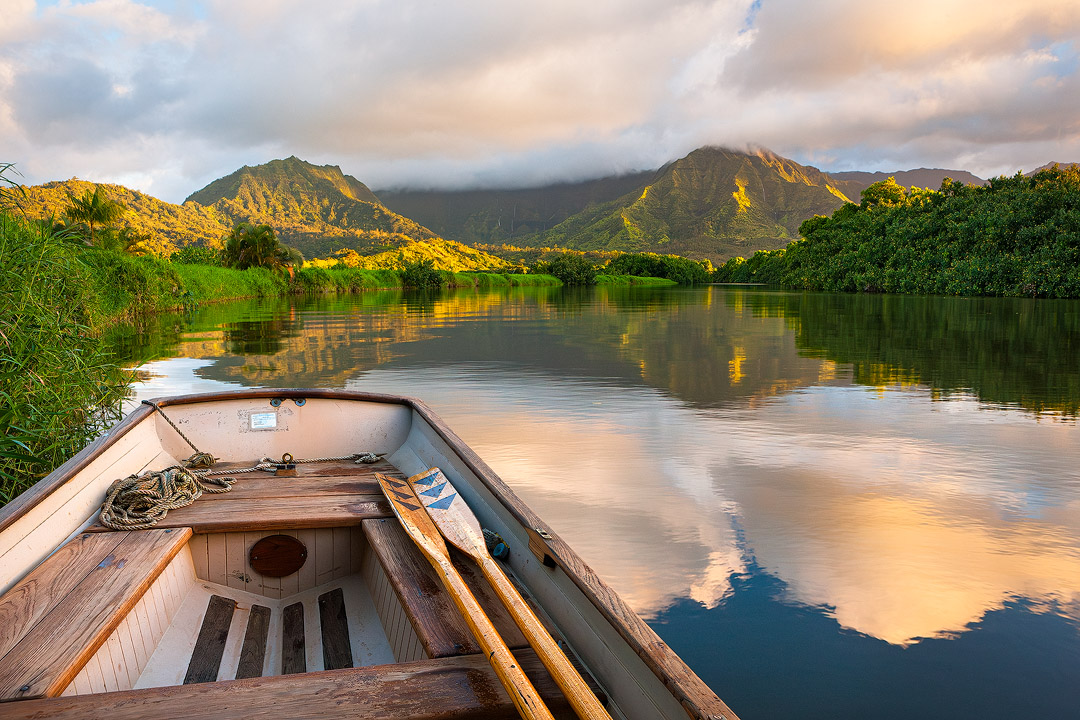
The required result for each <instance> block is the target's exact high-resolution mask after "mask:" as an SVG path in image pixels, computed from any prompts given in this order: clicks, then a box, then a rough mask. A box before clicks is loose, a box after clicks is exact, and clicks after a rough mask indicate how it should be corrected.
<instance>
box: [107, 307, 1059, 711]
mask: <svg viewBox="0 0 1080 720" xmlns="http://www.w3.org/2000/svg"><path fill="white" fill-rule="evenodd" d="M115 342H116V345H117V347H118V348H119V352H120V353H121V355H122V356H123V357H124V358H125V360H127V361H128V362H130V363H132V364H133V365H135V364H139V365H140V366H141V369H140V374H141V377H142V382H141V383H140V384H139V385H138V386H137V387H136V394H137V396H136V398H135V399H134V401H137V400H141V399H143V398H148V397H156V396H162V395H171V394H179V393H188V392H200V391H209V390H216V389H222V388H230V387H257V386H264V387H326V388H349V389H358V390H370V391H379V392H393V393H403V394H409V395H414V396H417V397H420V398H422V399H423V400H425V401H426V402H427V403H428V404H429V405H431V406H432V407H433V408H434V410H435V411H436V412H437V413H439V414H440V415H441V416H442V417H443V418H444V419H445V420H446V421H447V422H448V423H449V424H450V426H451V427H453V428H454V429H455V430H456V431H457V432H458V433H459V434H460V435H461V436H462V438H463V439H464V440H465V441H466V442H467V443H468V444H469V445H471V446H472V447H473V448H474V449H475V450H476V451H477V452H478V453H479V454H480V455H481V457H483V458H484V459H485V460H486V461H487V462H488V463H489V464H490V465H491V466H492V467H493V468H494V469H495V470H496V472H498V473H499V475H500V476H501V477H502V478H503V479H504V480H506V481H507V482H508V483H509V484H510V485H511V486H512V487H513V488H514V489H515V491H516V492H517V493H518V494H519V495H521V496H522V498H523V499H524V500H525V501H526V502H527V503H528V504H529V505H530V506H532V507H533V508H534V509H535V510H536V511H537V512H538V513H539V514H540V515H541V516H542V517H544V518H545V520H547V521H548V523H549V524H551V525H552V526H553V527H554V528H555V530H556V531H557V532H559V533H560V534H561V535H562V536H563V537H564V538H565V539H566V540H567V541H568V542H569V543H570V544H571V545H573V546H574V548H575V549H576V550H577V551H578V553H579V554H580V555H581V556H582V557H583V558H584V559H585V560H586V561H587V562H588V563H589V564H591V565H592V566H593V567H594V568H595V569H596V570H597V571H598V572H599V573H600V575H601V576H603V577H604V578H605V579H606V580H607V581H608V582H609V583H610V584H611V585H612V586H614V587H615V589H616V590H617V591H618V592H619V593H620V594H621V595H622V596H623V597H624V598H625V599H626V600H627V601H628V602H629V603H630V604H631V605H632V606H633V607H634V608H635V609H636V610H637V611H638V612H639V613H640V614H641V615H642V616H644V617H645V618H646V619H647V620H648V621H649V622H650V624H651V625H652V626H653V628H655V630H656V631H657V632H658V633H659V634H660V636H661V637H663V638H664V639H665V640H666V641H667V642H668V643H669V644H670V645H671V646H672V647H673V648H674V649H675V650H676V651H677V652H678V653H679V654H680V655H682V657H683V658H684V659H685V660H686V661H687V662H688V663H689V664H690V665H691V667H693V668H694V669H695V671H696V672H697V673H698V674H699V675H700V676H701V677H702V678H703V679H704V680H705V681H706V682H707V683H708V684H709V685H710V686H711V687H713V688H714V689H715V690H716V692H717V693H718V694H719V695H720V696H721V697H722V698H724V700H725V701H726V702H727V703H728V704H729V705H731V707H732V708H733V709H734V710H735V711H736V712H738V713H739V714H740V715H741V716H742V717H743V718H744V720H752V719H754V718H798V719H799V720H807V719H809V718H830V719H835V718H904V719H905V720H910V718H912V717H920V718H980V719H981V720H986V719H987V718H1017V717H1024V718H1077V717H1080V428H1078V427H1077V424H1076V415H1077V411H1078V407H1080V303H1077V302H1071V301H1070V302H1059V301H1029V300H1010V299H958V298H906V297H894V296H867V297H860V296H840V295H828V294H789V293H780V292H770V291H763V290H755V289H750V288H731V287H727V288H725V287H718V286H717V287H707V288H703V289H692V290H691V289H634V288H627V289H602V288H601V289H592V290H586V291H581V292H575V291H572V290H563V289H545V288H535V289H515V290H506V291H493V292H472V291H469V292H454V293H445V294H441V295H435V296H423V295H419V296H418V295H408V294H402V293H400V292H378V293H367V294H364V295H358V296H349V297H342V298H331V299H326V298H319V299H295V300H274V301H267V302H245V303H234V304H229V305H221V306H212V307H207V308H204V309H201V310H198V311H196V312H195V313H193V314H191V315H188V316H183V317H180V316H177V317H171V316H170V317H160V318H155V319H154V320H153V321H152V324H151V325H150V326H148V327H142V328H138V329H127V330H125V331H124V332H120V333H118V334H117V336H116V338H115ZM207 449H209V450H213V448H207Z"/></svg>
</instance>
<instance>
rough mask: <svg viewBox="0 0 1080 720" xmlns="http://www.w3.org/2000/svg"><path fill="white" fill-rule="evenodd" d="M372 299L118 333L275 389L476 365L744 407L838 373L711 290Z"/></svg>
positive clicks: (207, 373)
mask: <svg viewBox="0 0 1080 720" xmlns="http://www.w3.org/2000/svg"><path fill="white" fill-rule="evenodd" d="M374 295H375V294H371V295H368V294H365V295H360V296H347V297H340V298H325V297H324V298H313V299H312V298H305V299H297V300H295V301H294V303H293V304H292V305H288V304H283V303H274V302H270V303H263V304H259V305H247V306H242V307H241V308H239V309H240V315H239V317H236V316H229V315H228V314H227V313H225V314H223V313H222V310H223V308H207V310H206V311H205V312H204V311H200V312H199V313H197V314H196V315H194V316H191V317H189V318H187V319H177V318H163V319H161V320H159V322H158V325H157V329H158V332H155V329H154V328H143V332H142V333H141V334H140V335H139V336H138V337H136V338H135V339H133V340H130V341H128V346H129V347H133V346H137V345H139V344H140V343H141V344H142V346H143V347H144V348H153V350H152V353H148V352H145V350H144V352H143V353H142V354H141V356H142V357H141V358H140V357H138V356H137V355H136V354H135V353H133V352H131V351H129V353H128V359H129V361H137V360H138V359H142V358H146V357H149V356H151V354H152V355H153V356H157V357H161V356H164V355H169V354H182V355H185V356H189V357H214V358H217V359H216V361H215V362H214V363H213V364H212V365H209V366H207V367H205V368H202V369H201V370H200V371H199V373H200V375H201V376H203V377H205V378H207V379H214V380H221V381H228V382H239V383H243V384H248V385H265V386H271V387H273V386H295V387H307V386H311V387H335V386H343V385H345V384H346V383H347V382H349V381H350V380H354V379H356V378H357V377H358V376H360V375H362V373H364V372H365V371H367V370H371V369H373V368H375V367H378V366H388V367H396V368H401V367H417V366H430V365H433V364H439V365H443V364H454V363H458V364H474V363H483V364H485V365H488V366H490V368H491V371H492V372H498V371H499V368H504V367H505V368H514V369H515V371H520V370H521V369H522V368H525V369H528V370H529V371H531V372H543V373H549V374H552V375H554V376H557V377H573V378H579V379H589V380H598V381H602V382H606V383H610V384H612V385H621V386H629V387H641V386H649V387H657V388H660V389H662V390H664V391H666V392H669V393H672V394H674V395H675V396H676V397H678V398H680V399H682V400H684V401H686V402H689V403H692V404H694V405H701V406H722V405H727V404H731V403H738V404H745V403H747V402H749V401H752V400H753V399H754V398H762V397H768V396H770V395H773V394H776V393H777V392H779V391H782V390H786V389H792V388H795V387H799V386H805V385H811V384H816V383H819V382H822V381H823V380H831V379H833V377H834V375H835V371H834V366H833V364H832V363H829V362H823V361H822V360H820V359H818V358H805V357H800V356H799V353H798V350H797V347H796V345H795V342H794V337H793V335H792V333H791V332H790V331H789V330H788V328H787V326H786V324H785V321H784V319H783V318H782V317H778V318H762V317H759V316H756V315H754V314H752V313H749V312H744V310H743V309H742V308H741V307H740V306H739V305H738V303H734V304H728V303H726V302H719V301H718V298H719V295H717V294H714V293H713V292H711V291H708V290H706V291H702V290H700V289H699V290H692V291H691V290H687V291H674V292H673V291H660V292H657V291H647V290H646V291H640V290H636V289H632V290H621V289H616V290H610V291H605V290H599V291H592V290H585V291H577V292H573V291H558V290H555V291H552V290H551V289H545V288H529V289H522V290H520V291H510V292H489V293H476V292H456V293H452V294H442V295H437V296H433V297H431V296H422V295H408V294H401V293H392V294H387V293H381V294H378V297H373V296H374ZM180 325H182V326H183V329H182V330H181V331H180V332H177V328H178V326H180Z"/></svg>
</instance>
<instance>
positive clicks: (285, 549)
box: [248, 535, 307, 577]
mask: <svg viewBox="0 0 1080 720" xmlns="http://www.w3.org/2000/svg"><path fill="white" fill-rule="evenodd" d="M305 560H307V548H306V547H304V543H302V542H300V541H299V540H297V539H296V538H294V537H290V536H288V535H267V536H266V537H264V538H263V539H262V540H260V541H258V542H257V543H255V544H254V545H252V546H251V552H249V553H248V561H249V562H250V563H251V569H252V570H254V571H255V572H257V573H259V574H260V575H266V576H267V577H285V576H286V575H292V574H293V573H294V572H296V571H297V570H299V569H300V568H301V567H303V565H304V561H305Z"/></svg>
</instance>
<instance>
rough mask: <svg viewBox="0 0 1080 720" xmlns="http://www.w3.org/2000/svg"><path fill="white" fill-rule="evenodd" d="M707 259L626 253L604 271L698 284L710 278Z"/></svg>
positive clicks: (681, 283) (684, 283)
mask: <svg viewBox="0 0 1080 720" xmlns="http://www.w3.org/2000/svg"><path fill="white" fill-rule="evenodd" d="M710 267H711V263H709V261H708V260H704V261H699V260H691V259H689V258H684V257H680V256H678V255H657V254H656V253H628V254H626V255H619V256H618V257H617V258H615V259H614V260H612V261H611V262H610V263H609V264H608V266H607V267H606V268H604V272H606V273H608V274H611V275H634V276H637V277H658V278H667V279H668V280H674V281H675V282H677V283H679V284H680V285H700V284H702V283H707V282H709V280H710V279H711V273H710V272H709V269H710Z"/></svg>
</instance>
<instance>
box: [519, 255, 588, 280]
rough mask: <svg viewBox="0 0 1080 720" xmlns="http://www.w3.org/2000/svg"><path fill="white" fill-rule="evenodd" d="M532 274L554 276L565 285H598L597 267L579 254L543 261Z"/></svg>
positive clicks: (534, 268)
mask: <svg viewBox="0 0 1080 720" xmlns="http://www.w3.org/2000/svg"><path fill="white" fill-rule="evenodd" d="M531 272H534V273H541V274H545V275H554V276H555V277H557V278H559V280H560V282H562V284H563V285H595V284H596V266H595V265H593V264H592V263H591V262H589V261H588V260H586V259H585V257H584V256H583V255H580V254H577V253H563V254H562V255H559V256H558V257H556V258H553V259H551V260H541V261H540V262H538V263H536V265H535V266H533V268H532V270H531Z"/></svg>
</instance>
